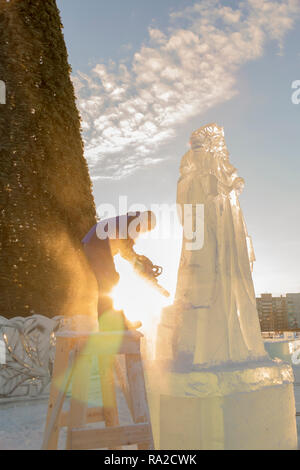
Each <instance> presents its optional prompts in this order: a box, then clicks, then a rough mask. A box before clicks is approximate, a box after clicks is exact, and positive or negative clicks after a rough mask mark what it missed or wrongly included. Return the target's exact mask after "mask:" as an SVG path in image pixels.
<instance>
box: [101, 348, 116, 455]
mask: <svg viewBox="0 0 300 470" xmlns="http://www.w3.org/2000/svg"><path fill="white" fill-rule="evenodd" d="M98 364H99V375H100V386H101V393H102V404H103V413H104V421H105V425H106V426H107V427H112V426H118V424H119V415H118V404H117V396H116V388H115V379H114V356H99V358H98ZM119 449H120V447H119V446H117V447H113V448H111V450H119Z"/></svg>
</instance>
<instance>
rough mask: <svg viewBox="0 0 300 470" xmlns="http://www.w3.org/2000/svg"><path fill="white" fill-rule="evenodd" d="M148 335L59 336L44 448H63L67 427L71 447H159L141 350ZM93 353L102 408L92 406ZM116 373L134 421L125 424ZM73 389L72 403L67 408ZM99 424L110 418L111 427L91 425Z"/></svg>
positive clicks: (121, 333)
mask: <svg viewBox="0 0 300 470" xmlns="http://www.w3.org/2000/svg"><path fill="white" fill-rule="evenodd" d="M142 337H143V335H142V334H141V333H139V332H137V331H125V332H119V331H116V332H115V331H112V332H103V333H91V334H81V333H72V334H69V333H68V334H65V335H64V334H61V335H58V336H57V344H56V354H55V361H54V369H53V377H52V382H51V389H50V397H49V404H48V414H47V421H46V427H45V433H44V440H43V447H42V449H44V450H55V449H57V447H58V439H59V432H60V429H61V428H62V427H67V443H66V448H67V449H70V450H88V449H122V446H128V445H134V444H136V445H137V448H138V449H153V436H152V428H151V422H150V416H149V409H148V402H147V396H146V389H145V381H144V372H143V365H142V360H141V353H140V340H141V338H142ZM121 355H123V356H124V358H125V368H124V367H121V364H120V356H121ZM93 356H96V357H97V359H98V365H99V378H100V387H101V393H102V406H101V407H100V406H99V407H96V408H89V407H88V392H89V381H90V374H91V367H92V358H93ZM115 377H116V378H117V380H118V382H119V386H120V388H121V390H122V393H123V394H124V396H125V399H126V402H127V405H128V408H129V410H130V414H131V416H132V420H133V424H129V425H120V424H119V413H118V405H117V396H116V387H115ZM69 388H71V398H70V407H69V410H68V411H63V404H64V401H65V398H66V394H67V391H68V389H69ZM98 422H104V423H105V427H103V426H102V427H95V425H94V426H93V427H91V426H89V425H90V424H91V423H98Z"/></svg>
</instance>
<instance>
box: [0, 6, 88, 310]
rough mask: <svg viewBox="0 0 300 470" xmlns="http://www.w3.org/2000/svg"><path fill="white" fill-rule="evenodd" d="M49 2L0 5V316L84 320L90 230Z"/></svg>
mask: <svg viewBox="0 0 300 470" xmlns="http://www.w3.org/2000/svg"><path fill="white" fill-rule="evenodd" d="M70 72H71V70H70V66H69V64H68V56H67V50H66V46H65V42H64V38H63V34H62V25H61V20H60V15H59V11H58V8H57V6H56V2H55V0H0V80H3V81H4V82H5V84H6V92H7V97H6V104H5V105H4V104H2V105H0V191H1V192H0V196H1V200H0V315H3V316H5V317H7V318H9V317H12V316H28V315H31V314H32V313H38V314H42V315H46V316H54V315H60V314H63V313H67V314H74V313H81V314H84V313H86V311H87V308H88V307H87V304H86V302H88V299H89V293H88V289H87V287H88V286H89V285H91V283H92V285H93V286H94V284H93V281H92V278H91V273H90V270H89V269H88V266H87V263H86V261H85V257H84V255H83V253H82V250H81V245H80V240H81V238H82V237H83V236H84V234H85V233H86V232H87V231H88V230H89V228H90V227H91V226H92V225H93V224H94V223H95V222H96V212H95V206H94V201H93V196H92V192H91V182H90V178H89V173H88V168H87V164H86V161H85V159H84V156H83V144H82V139H81V133H80V118H79V114H78V111H77V108H76V105H75V95H74V89H73V85H72V82H71V79H70Z"/></svg>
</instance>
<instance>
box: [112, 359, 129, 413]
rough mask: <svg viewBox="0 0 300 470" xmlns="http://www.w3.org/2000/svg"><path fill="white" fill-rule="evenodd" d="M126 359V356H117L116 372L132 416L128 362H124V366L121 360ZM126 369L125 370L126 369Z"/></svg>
mask: <svg viewBox="0 0 300 470" xmlns="http://www.w3.org/2000/svg"><path fill="white" fill-rule="evenodd" d="M123 359H125V358H124V356H116V358H115V372H116V378H117V381H118V384H119V387H120V389H121V390H122V393H123V395H124V397H125V400H126V403H127V406H128V409H129V411H130V414H131V416H132V403H131V397H130V393H129V387H128V383H127V377H126V363H125V364H124V365H125V367H123V364H122V362H121V360H123ZM124 369H125V370H124Z"/></svg>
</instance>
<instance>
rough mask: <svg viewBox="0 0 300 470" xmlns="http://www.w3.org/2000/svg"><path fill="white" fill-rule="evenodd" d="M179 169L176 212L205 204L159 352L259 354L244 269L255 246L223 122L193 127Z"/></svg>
mask: <svg viewBox="0 0 300 470" xmlns="http://www.w3.org/2000/svg"><path fill="white" fill-rule="evenodd" d="M180 173H181V177H180V180H179V182H178V193H177V203H178V204H179V205H180V207H181V214H182V215H183V214H184V212H185V211H186V210H187V209H186V207H187V205H192V206H194V207H195V206H196V205H197V204H198V205H199V204H203V205H204V225H203V227H202V226H201V230H203V229H204V246H203V248H201V249H198V250H193V249H192V248H191V247H192V244H191V243H190V240H186V239H185V238H184V239H183V245H182V255H181V262H180V267H179V272H178V282H177V291H176V297H175V303H174V305H173V306H172V307H170V308H167V309H165V310H164V313H163V317H162V322H161V326H160V338H163V347H162V348H159V349H160V355H164V356H165V355H166V356H167V357H169V358H171V357H172V358H175V357H176V358H177V359H179V356H180V357H181V358H182V360H183V361H191V362H193V363H194V364H212V363H215V364H217V363H220V362H227V361H234V362H237V361H244V360H246V359H250V358H258V357H262V356H265V355H266V354H265V350H264V346H263V342H262V339H261V335H260V327H259V321H258V314H257V310H256V300H255V293H254V288H253V281H252V276H251V269H250V266H251V265H252V263H253V261H254V253H253V249H252V243H251V239H250V237H249V236H248V234H247V229H246V225H245V222H244V218H243V214H242V211H241V208H240V205H239V200H238V196H239V194H240V193H241V191H242V190H243V187H244V180H243V179H242V178H240V177H238V175H237V170H236V169H235V168H234V167H233V166H232V165H231V164H230V162H229V155H228V151H227V148H226V144H225V139H224V130H223V128H221V127H218V126H217V125H216V124H210V125H208V126H204V127H201V128H200V129H199V130H198V131H196V132H194V133H193V134H192V136H191V149H190V150H189V151H188V152H187V153H186V154H185V156H184V157H183V159H182V163H181V167H180ZM193 213H194V217H195V213H196V211H195V210H194V211H193ZM182 221H183V220H182ZM194 226H195V221H194ZM164 328H165V331H164V332H163V331H162V330H163V329H164ZM166 337H168V339H169V349H168V350H167V349H166V346H165V340H166Z"/></svg>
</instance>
